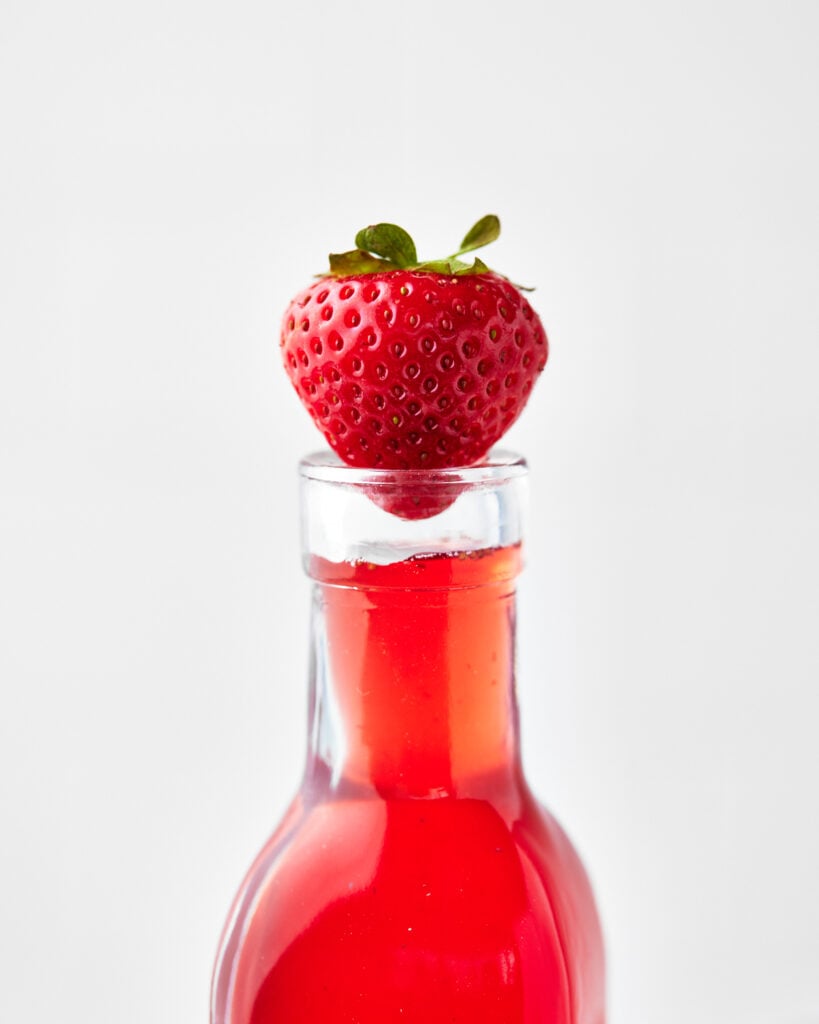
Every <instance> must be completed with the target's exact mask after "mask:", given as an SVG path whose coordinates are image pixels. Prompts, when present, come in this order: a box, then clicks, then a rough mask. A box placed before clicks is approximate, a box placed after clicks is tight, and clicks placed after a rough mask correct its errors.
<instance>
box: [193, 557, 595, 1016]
mask: <svg viewBox="0 0 819 1024" xmlns="http://www.w3.org/2000/svg"><path fill="white" fill-rule="evenodd" d="M518 560H519V552H518V550H517V548H509V549H503V550H496V551H492V552H486V553H481V554H480V555H478V556H457V555H454V556H453V555H440V556H435V557H427V558H414V559H410V560H408V561H406V562H402V563H399V564H395V565H390V566H371V565H355V566H352V565H332V564H330V563H327V562H322V561H319V560H316V562H315V564H314V566H313V570H314V571H313V572H312V575H314V576H315V577H316V578H317V579H319V580H320V581H321V582H322V583H323V584H333V585H324V586H322V588H321V589H322V596H323V602H324V608H323V614H324V618H323V625H324V630H325V631H326V632H325V634H324V635H325V637H326V639H325V646H324V647H323V648H322V650H323V651H324V655H323V656H324V657H326V659H327V660H328V662H329V665H330V672H329V675H330V676H331V677H332V682H331V684H330V689H331V691H332V694H331V700H330V701H329V703H333V702H334V703H335V706H336V710H335V717H336V719H337V720H338V721H339V722H340V723H341V725H340V733H339V735H338V736H337V737H336V740H337V746H338V750H337V751H336V755H335V760H334V763H333V765H332V766H328V765H327V764H326V763H325V762H324V761H322V759H321V758H320V757H319V756H318V755H317V754H316V755H314V756H313V757H312V759H311V763H310V764H309V765H308V773H307V781H306V783H305V788H304V789H303V791H302V793H301V794H300V796H299V798H297V800H296V801H295V803H294V805H293V807H292V808H291V811H290V812H289V814H288V816H287V819H286V821H285V822H284V823H283V825H282V826H281V828H280V829H279V830H278V832H277V833H276V835H275V836H274V837H273V838H272V839H271V840H270V842H269V843H268V845H267V846H266V847H265V849H264V850H263V851H262V853H261V854H260V856H259V858H258V859H257V862H256V864H255V865H254V867H253V869H252V870H251V872H250V874H249V876H248V878H247V880H246V882H245V885H244V887H243V890H242V891H241V892H240V894H239V897H238V900H237V905H236V908H235V910H234V915H233V917H232V920H231V922H230V923H229V926H228V929H227V932H226V935H225V939H224V945H223V952H222V962H221V965H220V967H219V969H218V972H217V980H216V986H215V1000H214V1006H215V1012H214V1018H213V1020H214V1024H302V1022H304V1024H392V1022H395V1024H407V1022H412V1024H454V1022H458V1024H482V1022H485V1024H603V1022H604V993H603V952H602V942H601V938H600V930H599V924H598V921H597V915H596V912H595V908H594V901H593V898H592V894H591V890H590V888H589V885H588V881H587V879H586V875H585V872H584V871H583V868H582V865H581V864H580V861H579V860H578V858H577V856H576V854H575V853H574V851H573V849H572V847H571V845H570V844H569V842H568V840H567V838H566V836H565V834H564V833H563V832H562V830H561V829H560V827H559V826H558V825H557V823H556V822H555V821H554V819H553V818H552V817H551V816H550V815H549V814H548V813H547V812H545V811H543V810H542V809H541V808H540V807H539V806H538V805H537V804H536V802H535V801H534V800H533V798H532V797H531V795H530V793H529V791H528V789H527V787H526V784H525V782H524V780H523V778H522V774H521V772H520V767H519V761H518V758H517V747H516V721H515V706H514V695H513V679H512V668H513V645H514V636H513V632H514V625H513V592H512V588H513V583H512V580H513V578H514V576H515V575H516V572H517V568H518ZM335 584H340V586H337V585H335Z"/></svg>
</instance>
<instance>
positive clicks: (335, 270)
mask: <svg viewBox="0 0 819 1024" xmlns="http://www.w3.org/2000/svg"><path fill="white" fill-rule="evenodd" d="M395 269H397V267H396V264H395V263H390V262H389V261H388V260H379V259H377V258H376V257H375V256H371V255H370V254H369V253H368V252H364V250H363V249H352V250H351V251H350V252H331V253H330V273H331V274H332V275H333V276H334V277H344V276H346V275H348V274H376V273H378V271H379V270H395Z"/></svg>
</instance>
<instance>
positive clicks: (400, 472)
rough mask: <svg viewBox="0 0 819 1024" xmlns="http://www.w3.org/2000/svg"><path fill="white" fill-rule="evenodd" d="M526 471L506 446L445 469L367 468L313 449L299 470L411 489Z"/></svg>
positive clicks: (495, 480) (333, 479)
mask: <svg viewBox="0 0 819 1024" xmlns="http://www.w3.org/2000/svg"><path fill="white" fill-rule="evenodd" d="M526 471H527V466H526V460H525V459H524V458H523V456H521V455H518V454H516V453H515V452H510V451H506V450H505V449H502V448H501V449H493V450H492V451H491V452H489V454H488V455H487V456H486V458H485V459H483V460H482V461H481V462H477V463H475V464H474V465H471V466H454V467H448V468H445V469H363V468H360V467H357V466H348V465H347V463H346V462H342V461H341V459H340V458H339V457H338V456H337V455H336V454H335V452H333V451H330V450H329V449H327V450H324V451H318V452H312V453H311V454H310V455H307V456H306V457H305V458H303V459H302V460H301V462H300V463H299V472H300V473H301V475H302V476H303V477H306V478H307V479H308V480H320V481H324V482H327V483H337V484H349V485H353V486H357V487H367V488H371V487H383V488H386V489H395V487H396V485H398V484H401V485H402V486H403V487H406V488H407V489H410V488H412V487H423V488H425V489H426V488H435V487H441V488H447V487H452V486H453V485H455V484H460V485H462V486H466V487H479V486H481V485H488V486H496V485H497V484H500V483H503V482H504V481H505V480H511V479H513V478H514V477H518V476H525V474H526Z"/></svg>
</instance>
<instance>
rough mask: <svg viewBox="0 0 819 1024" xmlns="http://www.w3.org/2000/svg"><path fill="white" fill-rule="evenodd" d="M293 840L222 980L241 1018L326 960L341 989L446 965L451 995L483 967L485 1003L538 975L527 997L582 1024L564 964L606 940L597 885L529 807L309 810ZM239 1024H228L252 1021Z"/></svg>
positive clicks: (358, 805)
mask: <svg viewBox="0 0 819 1024" xmlns="http://www.w3.org/2000/svg"><path fill="white" fill-rule="evenodd" d="M282 840H283V832H282V830H281V829H279V830H277V834H276V837H274V838H273V839H271V841H270V843H268V844H267V845H266V847H265V850H264V851H263V852H262V854H261V855H260V857H259V858H257V861H256V863H255V865H254V868H253V869H252V870H251V872H250V874H249V875H248V879H247V880H246V883H245V887H244V890H245V894H244V898H243V899H242V900H241V904H242V906H243V908H244V912H243V913H242V914H239V915H237V916H236V918H235V920H234V923H233V931H234V933H235V934H236V935H237V936H240V938H237V939H236V940H235V941H231V939H230V937H229V936H228V937H226V943H225V947H226V948H228V947H229V948H230V953H229V954H228V955H226V956H223V957H222V958H221V960H222V964H223V968H222V969H223V970H226V971H228V972H229V973H230V976H231V984H230V989H231V992H232V998H233V1001H234V1003H236V1004H237V1007H238V1004H241V1005H243V1006H244V1007H245V1010H247V1008H248V1007H249V1006H250V1005H251V1004H252V1005H255V1004H256V1001H257V1000H258V999H259V998H266V997H262V996H261V995H260V993H262V992H263V991H268V992H269V993H271V992H273V991H274V990H275V991H276V992H279V995H277V996H276V999H278V998H280V995H281V991H283V990H284V989H287V990H288V991H289V986H290V985H291V983H292V984H293V985H295V984H296V981H295V979H296V978H297V977H302V980H303V981H304V980H306V977H307V975H306V974H304V975H302V973H301V972H302V971H305V972H306V971H307V964H308V962H310V961H311V960H313V961H317V960H318V959H319V958H321V960H322V965H321V968H320V973H322V974H327V977H328V979H329V980H328V981H327V984H328V986H329V988H330V989H333V988H335V989H337V987H338V985H339V984H341V983H342V981H343V978H346V977H348V975H349V976H357V974H358V973H360V972H361V971H364V972H365V973H366V972H370V971H371V970H373V969H374V965H376V964H380V965H381V966H380V968H379V969H380V970H382V971H386V972H393V973H394V972H395V970H396V969H397V968H396V965H397V964H404V965H405V966H406V967H408V970H407V971H405V972H404V975H406V977H416V976H417V975H418V972H419V971H421V972H422V973H423V971H425V970H427V969H428V968H429V969H430V970H431V969H432V967H431V965H437V966H436V967H435V970H436V971H438V972H439V974H440V975H441V977H440V978H439V982H440V984H441V985H443V988H444V990H446V989H447V985H449V984H450V983H451V984H452V985H454V984H455V980H454V978H455V975H456V974H458V971H461V970H467V971H469V970H476V971H477V970H479V967H478V966H477V965H484V967H483V968H480V969H481V970H484V969H485V971H486V972H487V978H489V979H490V982H488V984H489V989H488V990H487V991H489V990H491V991H493V992H496V994H497V993H505V994H504V995H502V998H507V997H508V998H511V996H510V992H511V989H510V988H509V986H507V985H506V984H505V983H502V976H503V971H504V970H507V971H509V970H511V969H512V968H511V967H510V965H511V964H513V963H514V965H515V967H514V970H515V971H516V972H518V973H517V974H516V975H515V976H516V977H517V976H518V975H520V977H523V976H524V975H526V976H527V977H528V972H530V971H533V972H535V974H536V975H537V977H539V978H540V979H541V980H540V982H538V983H537V985H535V983H534V982H533V981H531V980H530V982H529V987H530V988H531V987H532V986H533V985H535V989H533V991H534V990H537V991H544V992H545V991H546V990H548V992H549V998H550V999H551V1000H552V1001H553V1002H554V1001H555V1000H557V1001H558V1002H560V1001H562V1002H563V1004H565V1007H566V1013H567V1014H568V1013H569V1012H570V1009H569V1008H570V1005H571V1002H572V999H573V998H574V997H573V995H572V991H571V989H572V985H573V979H572V971H571V970H569V969H567V966H566V963H565V957H566V949H567V948H569V946H571V945H577V944H578V940H575V939H574V938H572V937H571V936H568V935H567V931H568V932H572V931H574V930H577V929H578V928H579V929H581V930H582V929H586V930H589V929H591V930H594V928H595V927H596V917H595V918H594V920H593V921H589V920H587V919H586V918H587V917H588V913H587V902H588V901H587V900H586V899H585V898H584V895H583V891H584V886H587V882H586V881H585V874H584V873H583V872H582V867H581V866H580V862H579V859H577V857H576V855H574V854H573V851H571V846H570V844H568V840H567V839H566V838H565V833H563V832H562V830H561V829H560V828H559V826H558V825H557V823H556V822H555V821H554V818H553V817H552V816H551V815H549V813H548V812H547V811H545V810H543V809H542V808H541V807H540V806H539V805H538V804H537V803H536V802H535V801H534V800H532V799H531V798H530V797H529V796H528V794H524V795H523V798H522V799H521V800H519V801H517V809H516V811H515V813H512V814H510V813H508V811H506V812H505V811H502V810H499V809H498V807H497V806H495V805H494V804H493V803H492V802H490V801H489V800H484V799H469V798H467V799H461V798H459V799H455V798H451V799H449V798H446V799H432V800H392V801H390V800H381V799H377V798H369V799H345V800H332V801H322V802H319V803H317V804H315V805H313V806H310V807H305V806H301V807H299V808H298V809H297V812H296V817H295V818H294V819H293V820H292V822H291V827H290V829H289V831H288V833H287V837H286V841H284V842H283V841H282ZM591 909H592V913H593V902H592V904H591ZM567 943H568V945H567ZM582 945H583V943H582V942H581V943H580V946H582ZM586 945H588V942H586ZM578 948H580V947H578ZM327 949H333V950H335V951H336V952H335V953H334V954H333V958H332V962H328V958H327V957H326V956H325V957H323V958H322V957H321V950H327ZM503 964H506V967H505V968H504V967H503ZM300 965H301V966H300ZM424 965H426V966H424ZM447 965H449V966H448V967H447ZM458 965H460V966H458ZM468 965H472V966H471V967H469V966H468ZM316 970H317V968H316V963H313V967H312V971H313V976H314V977H315V972H316ZM453 971H454V972H455V974H452V972H453ZM521 972H522V973H521ZM331 975H332V978H330V976H331ZM533 976H534V975H533ZM288 978H289V979H291V980H290V981H288V980H287V979H288ZM447 978H448V979H449V980H448V981H447V980H446V979H447ZM493 978H494V981H491V979H493ZM274 979H278V980H277V981H276V980H274ZM359 980H361V979H359ZM417 981H418V978H417V977H416V982H417ZM575 982H576V979H575ZM538 985H539V986H540V987H539V988H538ZM512 988H514V985H513V986H512ZM270 998H273V996H272V995H271V996H270ZM453 998H454V996H453ZM498 998H501V996H498ZM544 998H545V996H544ZM237 1001H238V1002H237ZM459 1006H460V1004H459ZM241 1012H244V1011H241ZM241 1012H240V1011H239V1010H238V1009H236V1014H238V1015H236V1016H234V1017H230V1018H227V1017H225V1018H223V1019H224V1021H225V1022H228V1021H229V1022H230V1024H238V1022H239V1021H243V1022H244V1021H245V1020H250V1018H247V1017H242V1016H241ZM277 1012H278V1011H277ZM312 1012H313V1013H316V1014H319V1013H320V1012H321V1007H320V1006H318V1005H316V1007H314V1008H313V1010H312ZM272 1019H273V1018H272V1017H271V1020H272ZM284 1019H287V1018H284ZM305 1019H312V1018H305ZM315 1019H318V1017H316V1018H315ZM351 1019H354V1018H351ZM362 1019H363V1018H362ZM458 1019H460V1018H458ZM499 1019H500V1018H499ZM510 1019H514V1018H510ZM538 1019H541V1018H538ZM550 1019H551V1018H550ZM555 1019H556V1020H558V1019H559V1020H566V1021H567V1022H568V1021H570V1020H572V1018H571V1016H565V1017H560V1018H555ZM218 1024H221V1021H219V1022H218Z"/></svg>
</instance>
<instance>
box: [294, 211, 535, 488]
mask: <svg viewBox="0 0 819 1024" xmlns="http://www.w3.org/2000/svg"><path fill="white" fill-rule="evenodd" d="M499 231H500V223H499V221H498V219H497V217H494V216H492V215H489V216H487V217H484V218H482V219H481V220H480V221H478V223H477V224H476V225H475V226H474V227H473V228H472V229H471V231H470V232H469V233H468V234H467V236H466V237H465V238H464V240H463V242H462V243H461V247H460V249H459V251H458V253H457V254H456V255H455V256H451V257H449V258H448V259H446V260H441V261H434V262H431V263H419V262H418V259H417V256H416V252H415V245H414V243H413V241H412V239H411V238H410V236H409V235H408V234H407V233H406V232H405V231H404V230H403V229H402V228H399V227H397V226H396V225H394V224H377V225H374V226H373V227H370V228H365V229H364V230H363V231H360V232H359V233H358V235H357V236H356V246H357V247H358V248H357V249H355V250H353V251H352V252H348V253H343V254H341V255H331V256H330V273H329V274H328V275H326V276H323V277H321V278H319V279H318V280H317V281H315V283H314V284H312V285H311V286H310V287H309V288H308V289H307V290H306V291H305V292H303V293H302V294H300V295H299V296H297V297H296V298H295V299H294V300H293V301H292V302H291V303H290V306H289V308H288V309H287V311H286V313H285V315H284V321H283V324H282V335H281V347H282V356H283V358H284V365H285V368H286V370H287V372H288V374H289V375H290V379H291V381H292V382H293V386H294V387H295V389H296V392H297V393H298V395H299V398H301V400H302V402H303V403H304V405H305V406H306V407H307V410H308V412H309V413H310V415H311V416H312V417H313V419H314V420H315V421H316V424H317V426H318V427H319V429H320V430H321V431H322V433H323V434H324V436H325V438H326V439H327V442H328V444H330V446H331V447H332V448H334V449H335V450H336V452H337V453H338V454H339V456H340V457H341V458H342V459H343V460H344V461H345V462H347V463H349V464H350V465H353V466H362V467H379V468H394V469H433V468H441V467H447V466H467V465H471V464H472V463H474V462H477V461H478V460H479V459H480V458H481V457H482V456H483V455H485V454H486V452H487V451H488V449H489V448H490V447H491V446H492V445H493V444H494V443H495V442H496V441H497V440H498V438H500V437H501V435H502V434H504V433H505V431H506V430H507V429H508V428H509V427H510V426H511V424H512V423H514V421H515V420H516V419H517V418H518V416H519V415H520V413H521V411H522V409H523V407H524V405H525V403H526V400H527V399H528V397H529V394H530V392H531V389H532V385H533V384H534V382H535V379H536V377H537V376H538V374H539V373H540V372H541V370H542V369H543V367H544V366H545V365H546V358H547V355H548V343H547V340H546V334H545V332H544V330H543V325H542V324H541V322H540V320H539V318H538V316H537V314H536V313H535V312H534V311H533V309H532V307H531V306H530V305H529V303H528V302H527V300H526V298H525V297H524V296H523V295H522V294H521V292H520V290H519V289H518V288H517V287H515V286H514V285H513V284H511V282H509V281H508V280H507V279H506V278H504V277H501V276H500V275H499V274H496V273H494V272H493V271H491V270H489V269H488V267H486V266H485V264H483V263H482V262H481V261H480V260H478V259H475V261H474V263H472V264H467V263H464V262H463V261H462V260H461V259H460V258H459V257H460V256H462V255H463V254H464V253H465V252H469V251H471V250H473V249H477V248H479V247H480V246H483V245H486V244H487V243H488V242H491V241H493V240H494V239H495V238H496V237H497V235H498V233H499Z"/></svg>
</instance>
